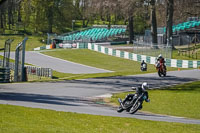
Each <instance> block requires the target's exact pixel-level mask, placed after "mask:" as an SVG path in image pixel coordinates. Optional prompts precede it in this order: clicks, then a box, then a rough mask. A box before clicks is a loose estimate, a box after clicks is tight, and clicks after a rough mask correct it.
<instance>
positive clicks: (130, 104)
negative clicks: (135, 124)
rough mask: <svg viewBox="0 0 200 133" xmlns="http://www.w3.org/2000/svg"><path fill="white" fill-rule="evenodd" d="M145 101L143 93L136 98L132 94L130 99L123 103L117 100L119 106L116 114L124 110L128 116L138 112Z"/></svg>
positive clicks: (145, 97)
mask: <svg viewBox="0 0 200 133" xmlns="http://www.w3.org/2000/svg"><path fill="white" fill-rule="evenodd" d="M144 100H145V101H146V102H149V101H147V100H148V99H147V96H146V94H145V93H142V94H141V95H139V96H137V95H136V94H134V95H133V96H132V97H130V98H128V99H127V100H126V101H125V102H124V103H123V102H122V100H121V99H120V98H119V99H118V102H119V103H120V106H119V107H118V109H117V112H118V113H121V112H122V111H124V110H126V111H127V112H129V113H130V114H134V113H136V112H137V111H138V110H140V109H142V104H143V101H144Z"/></svg>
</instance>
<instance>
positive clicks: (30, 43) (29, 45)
mask: <svg viewBox="0 0 200 133" xmlns="http://www.w3.org/2000/svg"><path fill="white" fill-rule="evenodd" d="M27 37H28V40H27V42H26V51H32V50H33V49H34V48H36V47H40V46H44V45H45V44H44V43H41V41H40V40H41V39H43V37H39V36H27ZM9 38H10V39H14V41H13V42H12V43H11V51H15V49H16V47H17V45H18V44H19V43H20V42H21V41H23V39H24V38H25V36H0V40H1V41H0V48H4V44H5V41H6V40H7V39H9ZM1 52H3V51H1Z"/></svg>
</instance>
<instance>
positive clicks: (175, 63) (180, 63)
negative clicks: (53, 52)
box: [34, 43, 200, 68]
mask: <svg viewBox="0 0 200 133" xmlns="http://www.w3.org/2000/svg"><path fill="white" fill-rule="evenodd" d="M43 48H44V47H42V48H40V47H38V48H35V49H34V50H42V49H43ZM77 48H79V49H84V48H85V49H90V50H93V51H97V52H100V53H103V54H107V55H111V56H116V57H120V58H125V59H129V60H133V61H139V62H141V61H142V60H144V61H145V62H147V63H149V64H155V63H156V57H152V56H146V55H139V54H134V53H130V52H125V51H120V50H115V49H112V48H107V47H104V46H101V45H97V44H93V43H77ZM46 49H50V47H48V46H46ZM165 61H166V66H169V67H177V68H200V61H192V60H177V59H167V58H166V59H165Z"/></svg>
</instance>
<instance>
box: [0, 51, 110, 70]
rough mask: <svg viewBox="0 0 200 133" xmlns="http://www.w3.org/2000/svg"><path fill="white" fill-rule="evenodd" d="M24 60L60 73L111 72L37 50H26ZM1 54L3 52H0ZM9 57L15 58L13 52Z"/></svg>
mask: <svg viewBox="0 0 200 133" xmlns="http://www.w3.org/2000/svg"><path fill="white" fill-rule="evenodd" d="M25 54H26V56H25V62H26V63H28V64H32V65H35V66H39V67H44V68H51V69H53V70H55V71H58V72H62V73H72V74H85V73H106V72H112V71H109V70H104V69H100V68H95V67H91V66H86V65H82V64H78V63H74V62H70V61H66V60H62V59H59V58H55V57H51V56H47V55H44V54H41V53H39V52H34V51H26V53H25ZM0 55H3V53H0ZM10 57H11V58H12V59H15V52H11V53H10Z"/></svg>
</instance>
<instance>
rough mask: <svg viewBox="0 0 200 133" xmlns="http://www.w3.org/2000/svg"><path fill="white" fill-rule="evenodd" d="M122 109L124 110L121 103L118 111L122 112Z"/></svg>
mask: <svg viewBox="0 0 200 133" xmlns="http://www.w3.org/2000/svg"><path fill="white" fill-rule="evenodd" d="M122 111H124V109H123V108H122V106H121V105H120V106H119V107H118V109H117V112H118V113H121V112H122Z"/></svg>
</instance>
